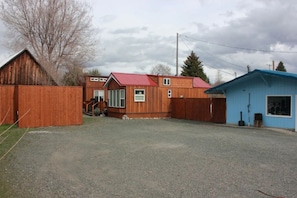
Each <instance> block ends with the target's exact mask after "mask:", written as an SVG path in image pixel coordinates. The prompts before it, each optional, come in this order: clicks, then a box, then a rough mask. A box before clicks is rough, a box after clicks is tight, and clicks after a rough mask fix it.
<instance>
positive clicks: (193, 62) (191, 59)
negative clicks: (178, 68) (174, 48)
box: [181, 51, 209, 83]
mask: <svg viewBox="0 0 297 198" xmlns="http://www.w3.org/2000/svg"><path fill="white" fill-rule="evenodd" d="M202 66H203V65H202V61H200V60H199V57H198V56H197V55H196V54H195V53H194V52H193V51H192V52H191V55H189V56H188V57H187V60H185V61H184V65H183V66H182V72H181V75H182V76H193V77H200V78H201V79H202V80H204V81H205V82H207V83H209V79H208V77H207V76H206V74H205V73H204V71H203V67H202Z"/></svg>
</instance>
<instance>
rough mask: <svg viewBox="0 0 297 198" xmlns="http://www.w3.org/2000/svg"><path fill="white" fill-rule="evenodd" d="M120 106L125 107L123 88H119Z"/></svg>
mask: <svg viewBox="0 0 297 198" xmlns="http://www.w3.org/2000/svg"><path fill="white" fill-rule="evenodd" d="M120 107H125V90H124V89H121V90H120Z"/></svg>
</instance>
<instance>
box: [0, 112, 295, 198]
mask: <svg viewBox="0 0 297 198" xmlns="http://www.w3.org/2000/svg"><path fill="white" fill-rule="evenodd" d="M87 120H89V121H88V122H87V123H86V124H84V125H82V126H71V127H48V128H39V129H32V130H31V131H30V132H29V133H28V134H27V135H26V136H25V137H24V139H23V140H22V141H21V142H20V143H19V144H18V146H17V147H16V148H15V149H14V150H13V151H12V152H11V153H10V154H9V155H8V156H7V157H6V158H5V159H3V160H2V161H0V181H1V183H2V184H4V185H2V186H0V188H2V191H3V189H5V190H6V193H5V194H4V195H2V196H1V195H0V197H30V198H31V197H43V198H47V197H100V198H101V197H102V198H105V197H108V198H109V197H111V198H113V197H115V198H120V197H137V198H139V197H149V198H151V197H162V198H163V197H170V198H171V197H176V198H181V197H186V198H190V197H195V198H196V197H203V198H204V197H228V198H229V197H240V198H243V197H249V198H250V197H263V198H269V197H283V198H292V197H297V154H296V152H297V134H296V133H293V132H287V133H283V132H277V131H273V130H268V129H253V128H245V127H242V128H239V127H228V126H225V125H214V124H207V123H200V122H192V121H186V120H176V119H163V120H120V119H114V118H108V117H100V118H87ZM0 192H1V191H0Z"/></svg>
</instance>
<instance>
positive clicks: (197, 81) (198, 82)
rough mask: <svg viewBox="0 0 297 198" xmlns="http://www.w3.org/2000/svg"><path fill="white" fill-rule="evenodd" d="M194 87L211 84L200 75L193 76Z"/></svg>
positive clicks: (208, 86)
mask: <svg viewBox="0 0 297 198" xmlns="http://www.w3.org/2000/svg"><path fill="white" fill-rule="evenodd" d="M193 87H195V88H207V89H209V88H211V86H210V85H209V84H208V83H207V82H205V81H204V80H202V79H201V78H199V77H195V78H193Z"/></svg>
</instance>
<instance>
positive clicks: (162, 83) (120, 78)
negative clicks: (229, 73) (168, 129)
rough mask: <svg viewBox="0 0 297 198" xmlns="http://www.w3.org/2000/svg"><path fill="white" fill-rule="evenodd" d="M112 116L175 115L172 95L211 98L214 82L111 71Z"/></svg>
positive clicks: (108, 88)
mask: <svg viewBox="0 0 297 198" xmlns="http://www.w3.org/2000/svg"><path fill="white" fill-rule="evenodd" d="M104 87H105V88H107V90H108V116H112V117H118V118H122V117H123V116H124V118H125V117H128V118H160V117H170V116H171V98H183V97H184V98H207V97H208V95H207V94H205V93H204V91H205V90H207V89H208V88H210V85H209V84H207V83H206V82H204V81H203V80H201V79H200V78H197V77H196V78H194V77H183V76H157V75H145V74H127V73H111V74H110V76H109V77H108V79H107V81H106V83H105V85H104Z"/></svg>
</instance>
